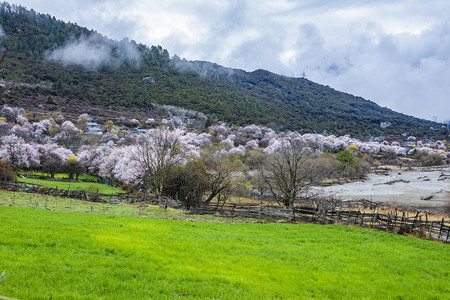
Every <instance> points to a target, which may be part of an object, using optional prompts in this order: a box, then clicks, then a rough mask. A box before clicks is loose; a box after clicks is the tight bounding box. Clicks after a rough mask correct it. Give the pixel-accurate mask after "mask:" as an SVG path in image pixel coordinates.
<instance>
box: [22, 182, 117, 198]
mask: <svg viewBox="0 0 450 300" xmlns="http://www.w3.org/2000/svg"><path fill="white" fill-rule="evenodd" d="M17 181H18V182H26V183H32V184H40V185H44V186H47V187H51V188H56V187H57V188H60V189H71V190H86V191H89V192H97V189H98V192H99V193H100V194H104V195H117V194H120V193H123V192H124V191H123V190H121V189H118V188H115V187H112V186H109V185H106V184H101V183H95V182H79V181H74V182H70V181H55V180H45V179H35V178H17Z"/></svg>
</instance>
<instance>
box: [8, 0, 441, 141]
mask: <svg viewBox="0 0 450 300" xmlns="http://www.w3.org/2000/svg"><path fill="white" fill-rule="evenodd" d="M0 24H1V25H2V27H3V29H4V32H5V33H6V36H5V37H4V38H3V39H2V41H1V44H2V45H3V47H5V48H6V46H7V45H8V44H9V42H10V39H11V37H12V36H14V34H15V32H16V31H17V29H18V28H19V27H21V29H22V30H21V32H20V34H18V36H17V39H16V41H15V42H14V44H13V46H12V48H11V51H9V53H7V55H6V59H5V61H4V62H3V64H2V65H1V73H0V78H2V79H4V84H3V86H2V88H3V89H4V91H0V92H1V101H2V102H3V103H8V104H12V105H19V106H23V107H25V108H27V109H30V110H36V107H37V106H38V105H39V104H43V105H44V106H45V108H46V109H47V110H62V111H68V112H72V113H74V114H78V113H81V112H90V113H91V114H96V113H98V114H102V113H104V111H108V113H106V115H107V116H111V113H112V112H114V111H117V112H128V113H132V114H134V115H136V116H137V117H144V116H146V115H147V116H149V115H151V114H155V113H156V112H155V110H154V109H153V106H152V103H158V104H171V105H176V106H181V107H184V108H189V109H194V110H198V111H201V112H204V113H206V114H210V115H213V117H214V116H215V117H217V119H219V120H224V121H227V122H230V123H233V124H238V125H245V124H251V123H256V124H266V125H267V124H270V125H271V126H273V127H275V128H279V129H291V130H300V131H303V132H313V131H322V130H327V131H328V132H329V133H334V134H352V135H359V136H362V135H364V136H367V135H369V134H371V135H379V134H393V133H397V134H400V133H403V132H407V133H408V134H413V135H417V136H425V135H426V136H430V135H439V133H440V134H441V135H443V136H445V135H446V131H445V132H444V131H442V132H436V131H430V129H429V128H430V127H434V128H440V126H441V125H440V124H437V123H433V122H431V121H426V120H421V119H418V118H414V117H411V116H407V115H404V114H400V113H397V112H394V111H392V110H389V109H387V108H382V107H380V106H378V105H377V104H375V103H373V102H371V101H367V100H364V99H362V98H360V97H355V96H352V95H349V94H346V93H342V92H338V91H336V90H334V89H332V88H329V87H327V86H323V85H319V84H316V83H314V82H311V81H309V80H307V79H303V78H289V77H285V76H280V75H276V74H273V73H270V72H268V71H264V70H256V71H254V72H245V71H242V70H235V69H229V68H225V67H221V66H218V65H216V64H213V63H208V62H189V61H186V60H181V59H180V58H178V57H177V56H175V57H174V58H171V57H170V55H169V53H168V52H167V50H165V49H163V48H162V47H160V46H152V47H148V46H145V45H142V44H136V43H135V42H134V41H128V40H126V39H125V40H122V41H120V42H119V41H112V40H110V39H107V38H106V37H103V36H102V35H100V34H98V33H97V32H95V31H89V30H87V29H86V28H81V27H79V26H77V25H75V24H71V23H64V22H62V21H59V20H56V18H55V17H51V16H49V15H42V14H37V13H36V12H34V11H29V10H26V9H25V8H23V7H20V6H11V5H9V4H7V3H3V4H1V6H0ZM49 96H51V97H52V100H53V102H55V103H56V105H55V104H47V103H46V100H47V99H48V97H49ZM48 102H49V103H51V102H52V101H48ZM382 121H388V122H390V123H391V124H392V125H391V126H390V127H388V128H386V129H382V128H380V122H382Z"/></svg>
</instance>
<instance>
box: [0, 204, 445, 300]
mask: <svg viewBox="0 0 450 300" xmlns="http://www.w3.org/2000/svg"><path fill="white" fill-rule="evenodd" d="M0 216H1V218H0V272H1V271H3V270H5V272H6V280H5V281H3V282H0V295H5V296H8V297H15V298H20V299H39V298H57V299H60V298H72V299H131V298H133V299H155V298H176V297H188V298H224V299H241V298H252V299H255V298H256V299H258V298H269V299H273V298H290V299H292V298H334V299H349V298H350V299H361V298H372V299H384V298H388V299H392V298H402V299H427V298H433V299H448V298H449V297H450V289H449V286H448V280H449V273H450V248H449V245H445V244H439V243H436V242H430V241H425V240H420V239H416V238H409V237H405V236H399V235H392V234H387V233H384V232H377V231H367V230H364V229H359V228H350V227H343V226H320V225H298V224H252V223H241V224H231V223H206V222H186V221H179V220H170V219H159V218H139V217H131V216H113V215H103V214H74V213H69V212H55V211H49V210H39V209H30V208H21V207H10V206H0Z"/></svg>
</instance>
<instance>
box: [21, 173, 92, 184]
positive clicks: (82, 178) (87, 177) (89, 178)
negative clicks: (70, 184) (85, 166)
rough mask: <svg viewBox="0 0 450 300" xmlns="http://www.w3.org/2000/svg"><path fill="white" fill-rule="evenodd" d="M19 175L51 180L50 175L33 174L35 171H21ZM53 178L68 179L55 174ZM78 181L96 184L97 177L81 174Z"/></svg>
mask: <svg viewBox="0 0 450 300" xmlns="http://www.w3.org/2000/svg"><path fill="white" fill-rule="evenodd" d="M18 173H19V174H21V175H24V176H25V177H27V176H42V177H49V178H51V175H50V174H49V173H42V172H35V171H26V172H25V171H21V172H18ZM55 178H57V179H69V175H68V174H66V173H56V174H55ZM78 179H79V180H81V181H91V182H97V179H98V177H95V176H91V175H87V174H82V175H80V176H78Z"/></svg>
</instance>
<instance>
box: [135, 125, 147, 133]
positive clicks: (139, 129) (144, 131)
mask: <svg viewBox="0 0 450 300" xmlns="http://www.w3.org/2000/svg"><path fill="white" fill-rule="evenodd" d="M146 132H147V129H142V128H139V127H137V128H135V129H134V130H133V133H135V134H141V133H146Z"/></svg>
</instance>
